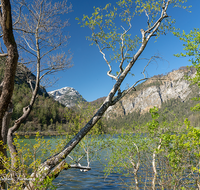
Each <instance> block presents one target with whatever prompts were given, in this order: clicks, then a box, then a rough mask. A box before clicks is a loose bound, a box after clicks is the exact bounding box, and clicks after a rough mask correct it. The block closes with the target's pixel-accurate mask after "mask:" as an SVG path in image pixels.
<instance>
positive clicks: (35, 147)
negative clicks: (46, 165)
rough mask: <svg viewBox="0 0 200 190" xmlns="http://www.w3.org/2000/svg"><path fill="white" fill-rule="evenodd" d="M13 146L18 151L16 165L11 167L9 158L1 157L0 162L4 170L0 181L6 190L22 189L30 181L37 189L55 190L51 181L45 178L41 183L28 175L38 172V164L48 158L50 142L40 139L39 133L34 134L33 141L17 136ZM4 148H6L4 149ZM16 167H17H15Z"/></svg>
mask: <svg viewBox="0 0 200 190" xmlns="http://www.w3.org/2000/svg"><path fill="white" fill-rule="evenodd" d="M14 145H15V146H16V148H17V150H18V155H16V156H15V157H16V159H17V165H16V167H13V166H12V164H11V158H10V157H9V156H8V158H6V157H3V156H2V155H1V157H0V159H1V162H2V163H3V164H4V167H5V170H4V171H1V173H0V176H1V179H3V181H4V182H5V183H6V185H7V188H8V189H23V187H24V185H25V186H26V185H28V183H29V182H30V181H32V182H33V183H34V184H35V187H37V188H38V189H44V188H47V187H51V189H55V187H54V186H53V185H52V180H53V179H50V178H49V177H47V178H46V179H45V180H44V181H43V182H42V183H41V182H40V178H38V179H37V178H34V177H33V176H31V175H30V174H31V173H32V172H35V171H37V170H38V168H39V166H40V164H41V163H42V162H43V161H44V159H45V158H46V157H48V156H50V154H49V150H50V149H51V148H52V147H51V143H50V140H45V139H44V137H41V136H40V135H39V133H36V136H35V138H34V139H31V138H30V137H29V136H25V137H24V138H21V137H20V136H18V134H16V135H15V138H14ZM5 148H6V147H5ZM8 153H10V152H9V150H8ZM17 166H18V167H17Z"/></svg>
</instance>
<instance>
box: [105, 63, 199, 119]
mask: <svg viewBox="0 0 200 190" xmlns="http://www.w3.org/2000/svg"><path fill="white" fill-rule="evenodd" d="M195 72H196V70H195V69H194V68H187V67H181V68H180V69H178V70H174V71H172V72H170V73H168V74H167V75H157V76H154V77H151V78H149V79H148V80H147V81H145V82H143V83H141V84H139V85H138V86H136V91H133V92H132V93H130V94H128V95H126V96H125V97H124V98H123V99H122V100H121V101H120V102H118V103H117V104H116V105H114V106H111V107H109V108H108V110H107V111H106V113H105V116H106V118H107V119H108V118H116V117H119V116H122V117H123V116H126V115H128V114H131V113H133V112H139V113H140V114H144V113H146V112H149V109H150V108H152V107H154V106H156V107H159V108H161V106H162V105H163V103H165V102H167V101H169V100H172V99H179V100H180V101H181V102H183V103H184V102H185V101H189V100H190V99H191V98H192V97H197V96H199V88H198V86H197V85H191V84H190V82H189V81H188V80H186V78H185V76H191V77H193V76H194V75H195Z"/></svg>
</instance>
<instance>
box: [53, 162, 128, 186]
mask: <svg viewBox="0 0 200 190" xmlns="http://www.w3.org/2000/svg"><path fill="white" fill-rule="evenodd" d="M91 167H92V169H91V170H90V171H88V172H80V170H78V169H69V170H67V171H66V170H65V171H62V172H61V173H60V175H59V176H58V177H57V178H56V180H55V181H54V184H55V185H56V186H57V187H58V189H59V190H64V189H83V190H84V189H85V190H86V189H125V187H124V186H123V185H121V184H120V183H121V182H122V179H123V180H124V181H126V182H129V181H131V180H132V179H131V178H125V177H123V176H121V175H120V174H111V175H110V176H108V177H105V175H104V172H103V169H104V166H103V165H102V163H100V162H98V161H96V162H93V163H92V164H91ZM120 178H121V179H120Z"/></svg>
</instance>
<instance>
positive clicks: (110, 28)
mask: <svg viewBox="0 0 200 190" xmlns="http://www.w3.org/2000/svg"><path fill="white" fill-rule="evenodd" d="M185 2H187V0H173V1H169V4H172V5H174V6H176V7H181V8H184V9H186V8H187V7H185V6H183V3H185ZM162 5H163V0H149V1H145V0H144V1H143V0H136V1H133V0H119V1H118V2H116V5H113V6H111V4H110V3H109V4H107V5H105V7H103V8H101V7H94V12H93V13H92V15H91V16H88V15H83V18H82V19H79V18H76V19H77V20H78V21H79V24H81V26H82V27H88V28H89V29H90V30H91V32H92V34H91V36H89V37H87V39H89V40H90V41H92V45H93V44H96V45H97V47H98V48H99V51H100V52H101V53H102V55H103V57H104V60H105V61H106V62H107V64H109V65H110V64H111V62H120V64H122V63H123V62H124V61H127V62H128V63H129V62H130V61H131V60H132V58H133V55H134V53H135V51H136V49H137V47H138V45H139V44H140V43H141V38H140V37H138V36H137V35H135V34H134V31H133V30H132V19H133V18H134V17H137V16H141V14H145V15H146V16H147V20H148V26H147V27H146V28H145V30H146V29H150V28H151V27H153V25H154V24H155V21H156V20H157V19H159V17H160V15H161V12H162ZM174 22H175V21H174V20H172V19H171V17H166V18H165V19H164V21H163V22H162V23H161V25H160V27H159V31H156V36H157V37H159V36H160V35H161V34H165V33H166V32H167V31H174V30H175V28H174V27H173V24H174ZM134 29H135V30H138V31H139V30H140V29H141V28H137V26H136V25H134ZM105 49H106V50H109V56H110V59H109V60H108V58H106V56H105V53H104V52H103V51H104V50H105Z"/></svg>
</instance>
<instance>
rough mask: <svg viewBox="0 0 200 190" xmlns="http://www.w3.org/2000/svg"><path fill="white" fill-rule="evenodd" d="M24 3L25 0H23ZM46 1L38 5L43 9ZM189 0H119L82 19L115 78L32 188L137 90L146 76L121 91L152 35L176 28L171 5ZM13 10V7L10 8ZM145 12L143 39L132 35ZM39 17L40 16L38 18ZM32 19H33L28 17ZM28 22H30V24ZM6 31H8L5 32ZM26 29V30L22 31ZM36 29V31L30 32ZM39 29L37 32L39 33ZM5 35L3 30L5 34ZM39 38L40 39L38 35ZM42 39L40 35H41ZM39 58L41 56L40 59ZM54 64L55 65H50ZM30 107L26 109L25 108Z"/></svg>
mask: <svg viewBox="0 0 200 190" xmlns="http://www.w3.org/2000/svg"><path fill="white" fill-rule="evenodd" d="M23 2H24V1H23ZM43 2H45V1H41V4H40V6H39V7H38V8H40V10H36V11H42V10H43V9H42V7H43V6H42V5H43ZM184 2H186V1H180V0H158V1H154V0H149V1H142V0H136V1H132V0H120V1H118V2H117V4H116V6H114V7H111V5H110V4H108V5H106V6H105V7H104V8H95V10H94V13H93V14H92V16H91V17H89V16H86V15H85V16H84V17H83V19H82V20H81V21H80V22H81V23H82V25H83V26H85V27H89V28H90V29H91V31H92V35H91V37H90V38H89V39H90V40H91V41H92V42H93V43H94V44H96V45H97V47H98V49H99V51H100V53H101V54H102V55H103V59H104V61H105V62H106V64H107V65H108V67H109V71H108V72H107V74H108V76H109V77H111V78H112V79H114V80H115V81H116V83H115V84H114V86H113V88H112V89H111V91H110V93H109V94H108V96H107V98H106V99H105V101H104V102H103V104H102V105H101V107H100V108H99V110H98V111H97V112H96V113H95V114H94V116H93V117H92V118H91V119H90V121H89V122H88V123H87V124H86V125H85V126H84V127H83V128H82V129H81V130H80V131H79V132H78V133H77V134H76V135H75V136H74V137H73V138H72V139H71V140H70V141H69V142H68V143H67V144H66V146H65V147H64V148H63V150H60V151H59V152H58V153H57V154H56V155H54V156H52V157H50V158H48V159H47V160H46V161H44V163H42V164H41V165H40V167H39V168H38V169H37V171H35V172H34V173H33V174H32V177H33V181H31V182H30V183H29V185H28V186H29V187H31V188H33V189H34V185H35V184H34V179H36V178H37V179H39V180H40V181H43V180H44V179H45V178H46V177H47V176H57V175H58V173H59V172H60V171H61V170H63V169H64V168H65V166H66V167H67V168H68V165H65V160H64V159H65V158H66V157H67V156H68V155H69V153H70V152H71V151H72V150H73V149H74V148H75V147H76V145H77V144H78V143H79V142H80V141H81V140H82V139H83V138H84V136H85V135H86V134H87V133H88V132H89V131H90V130H91V129H92V128H93V126H94V125H95V124H96V123H97V122H98V121H99V120H100V119H101V118H102V116H103V114H104V113H105V112H106V110H107V109H108V108H109V107H110V106H112V105H114V104H116V103H117V102H118V101H119V100H120V99H121V98H123V97H124V96H125V95H126V94H127V93H129V92H130V91H131V90H134V89H135V88H134V86H135V85H136V84H137V83H138V82H140V81H142V80H146V78H143V79H141V80H139V81H136V82H135V83H134V84H133V85H132V87H130V88H128V89H127V90H124V91H122V90H121V89H120V86H121V84H122V82H123V81H124V79H125V78H126V76H127V75H128V73H129V72H130V70H131V68H132V67H133V65H134V64H135V63H136V62H137V60H138V58H139V57H140V55H141V54H142V52H143V51H144V49H145V48H146V46H147V44H148V42H149V40H150V39H151V38H152V37H155V36H156V37H159V36H160V35H161V34H164V33H165V32H166V31H171V30H173V27H172V24H173V23H174V20H172V19H171V18H170V17H169V16H168V15H167V11H168V8H169V7H170V6H178V7H182V3H184ZM1 8H2V10H3V8H4V7H1ZM9 10H10V9H9ZM141 14H145V15H146V18H147V25H146V28H141V29H140V32H141V36H142V37H141V38H139V37H137V36H135V37H132V36H131V33H132V19H133V18H134V17H135V16H138V15H141ZM39 20H40V17H39ZM119 20H121V22H122V23H121V27H119V28H118V27H117V22H116V21H119ZM25 22H26V21H25ZM29 22H32V20H29ZM28 24H29V23H28ZM36 29H37V28H36ZM3 32H5V33H6V31H3ZM21 32H23V31H21ZM30 32H33V31H30ZM37 33H38V30H36V32H35V33H34V34H35V35H36V36H37ZM3 34H4V33H3ZM36 39H37V38H36ZM38 39H39V38H38ZM24 42H25V44H26V45H27V46H29V48H30V49H32V50H31V52H37V53H38V51H37V46H38V43H37V40H36V49H34V48H33V47H32V45H31V42H29V41H27V36H26V33H25V34H24ZM106 49H108V50H109V51H108V53H109V54H110V55H111V59H110V60H108V58H107V56H106V53H105V50H106ZM37 60H38V61H40V59H37ZM112 61H116V62H117V63H118V66H119V69H118V71H117V72H116V74H113V73H112V64H111V62H112ZM50 66H52V65H50ZM137 72H138V71H137ZM28 109H30V108H29V107H27V108H26V110H25V111H27V110H28Z"/></svg>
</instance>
